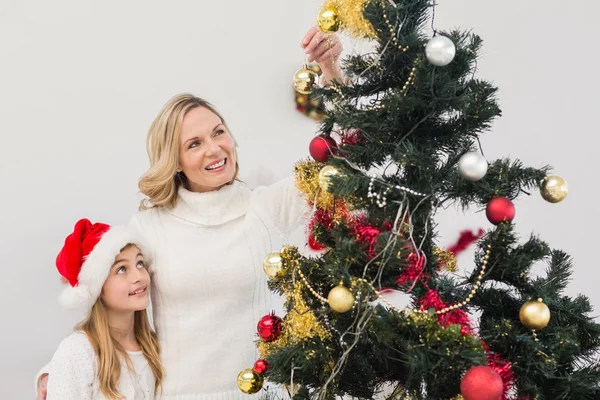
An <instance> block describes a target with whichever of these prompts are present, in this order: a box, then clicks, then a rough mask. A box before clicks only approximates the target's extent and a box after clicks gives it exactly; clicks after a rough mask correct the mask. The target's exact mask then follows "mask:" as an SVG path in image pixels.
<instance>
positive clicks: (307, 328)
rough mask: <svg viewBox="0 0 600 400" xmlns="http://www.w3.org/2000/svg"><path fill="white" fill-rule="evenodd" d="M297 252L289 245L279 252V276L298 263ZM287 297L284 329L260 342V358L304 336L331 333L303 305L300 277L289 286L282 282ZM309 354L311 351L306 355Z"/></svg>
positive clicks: (298, 255)
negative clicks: (269, 340) (280, 266)
mask: <svg viewBox="0 0 600 400" xmlns="http://www.w3.org/2000/svg"><path fill="white" fill-rule="evenodd" d="M299 259H300V253H298V249H296V248H295V247H292V246H286V247H284V248H283V250H282V251H281V260H282V264H283V269H282V270H281V272H280V274H279V276H280V277H285V276H287V275H288V274H290V273H293V270H295V269H296V268H298V267H299V266H300V263H299ZM282 289H283V291H284V295H285V298H286V302H285V308H286V309H288V310H289V311H288V313H287V315H286V316H285V318H284V320H283V326H284V329H283V331H282V333H281V335H280V336H279V338H277V340H275V341H273V342H265V341H261V342H260V343H259V344H258V352H259V354H260V357H261V358H265V357H267V356H268V355H269V354H271V353H272V352H275V351H277V350H278V349H281V348H283V347H286V346H291V345H296V344H298V343H300V342H302V341H304V340H306V339H311V338H314V337H317V338H319V339H321V340H322V341H324V340H328V339H331V334H330V333H329V331H328V330H327V329H325V327H323V325H321V324H320V323H319V321H318V320H317V317H316V315H315V314H314V312H313V311H312V310H311V309H310V308H309V307H308V306H307V305H306V302H305V301H304V299H303V297H302V283H301V281H300V280H298V281H296V282H295V283H293V284H291V285H282ZM308 356H309V357H310V356H311V354H309V355H308Z"/></svg>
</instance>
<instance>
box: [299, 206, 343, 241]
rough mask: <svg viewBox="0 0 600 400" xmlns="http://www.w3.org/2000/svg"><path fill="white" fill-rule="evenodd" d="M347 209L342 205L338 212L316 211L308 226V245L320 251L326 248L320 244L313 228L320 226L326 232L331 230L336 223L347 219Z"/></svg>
mask: <svg viewBox="0 0 600 400" xmlns="http://www.w3.org/2000/svg"><path fill="white" fill-rule="evenodd" d="M345 216H346V213H345V207H344V206H343V205H342V206H340V207H339V208H338V210H337V212H333V211H328V210H321V209H318V208H317V209H316V210H315V212H314V214H313V217H312V219H311V221H310V223H309V225H308V245H309V247H310V248H311V249H313V250H316V251H319V250H323V249H324V248H325V245H324V244H322V243H320V242H319V240H318V238H317V237H315V234H314V232H313V228H314V226H315V225H320V226H322V227H323V228H325V229H326V230H329V229H331V227H332V226H333V224H334V223H337V222H339V221H341V220H343V219H345Z"/></svg>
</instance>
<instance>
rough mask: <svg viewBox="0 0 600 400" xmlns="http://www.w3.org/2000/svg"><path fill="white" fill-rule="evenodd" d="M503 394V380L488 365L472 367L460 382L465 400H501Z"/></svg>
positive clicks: (461, 392)
mask: <svg viewBox="0 0 600 400" xmlns="http://www.w3.org/2000/svg"><path fill="white" fill-rule="evenodd" d="M503 392H504V385H503V384H502V378H501V377H500V375H498V373H497V372H496V371H494V370H493V369H492V368H491V367H488V366H486V365H478V366H476V367H471V368H470V369H469V370H468V371H467V373H466V374H465V376H464V377H463V378H462V380H461V381H460V394H461V395H462V396H463V397H464V398H465V400H500V399H501V398H502V393H503Z"/></svg>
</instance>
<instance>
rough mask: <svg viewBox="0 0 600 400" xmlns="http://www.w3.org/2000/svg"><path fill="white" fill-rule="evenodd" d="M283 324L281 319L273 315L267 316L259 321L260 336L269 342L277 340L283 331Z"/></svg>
mask: <svg viewBox="0 0 600 400" xmlns="http://www.w3.org/2000/svg"><path fill="white" fill-rule="evenodd" d="M281 322H282V321H281V318H279V317H278V316H277V315H275V314H273V313H271V314H268V315H265V316H264V317H262V318H261V319H260V321H258V325H257V327H256V329H257V330H258V336H260V337H261V338H262V339H263V340H265V341H267V342H272V341H273V340H275V339H277V338H278V337H279V335H281V331H282V330H283V325H282V324H281Z"/></svg>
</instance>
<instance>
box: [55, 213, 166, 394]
mask: <svg viewBox="0 0 600 400" xmlns="http://www.w3.org/2000/svg"><path fill="white" fill-rule="evenodd" d="M141 247H142V245H141V242H140V240H139V239H137V237H136V235H135V234H134V233H132V232H130V231H129V230H128V229H127V228H126V227H116V228H111V227H110V226H108V225H106V224H102V223H95V224H92V223H91V222H90V221H89V220H87V219H82V220H79V221H78V222H77V224H76V225H75V228H74V230H73V233H71V234H70V235H69V236H68V237H67V238H66V240H65V245H64V247H63V248H62V250H61V251H60V253H59V254H58V257H57V258H56V266H57V268H58V270H59V272H60V274H61V275H62V276H63V277H64V278H65V279H66V280H67V281H68V282H69V286H68V287H67V288H66V289H65V290H64V291H63V293H62V294H61V303H63V305H65V306H66V307H69V308H77V309H79V310H82V311H87V313H88V316H87V318H86V319H85V320H83V321H82V322H81V323H80V324H79V325H78V326H77V327H76V328H75V332H74V333H72V334H71V335H70V336H68V337H67V338H65V339H64V340H63V341H62V342H61V344H60V346H59V347H58V350H57V351H56V353H55V354H54V356H53V357H52V361H51V362H50V365H49V371H50V379H49V381H48V388H47V391H48V395H47V396H48V399H49V400H54V399H56V400H65V399H79V400H104V399H110V400H113V399H114V400H116V399H123V400H138V399H148V400H151V399H154V395H155V392H156V391H157V390H158V389H159V387H160V386H161V383H162V379H163V367H162V364H161V360H160V349H159V345H158V340H157V338H156V335H155V334H154V332H153V331H152V329H151V327H150V323H149V321H148V316H147V313H146V308H147V307H148V305H149V303H150V299H149V293H150V276H149V275H148V270H147V268H148V265H147V263H148V260H147V259H146V260H145V259H144V255H143V254H142V251H141V250H140V248H141Z"/></svg>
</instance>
